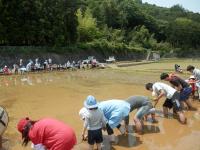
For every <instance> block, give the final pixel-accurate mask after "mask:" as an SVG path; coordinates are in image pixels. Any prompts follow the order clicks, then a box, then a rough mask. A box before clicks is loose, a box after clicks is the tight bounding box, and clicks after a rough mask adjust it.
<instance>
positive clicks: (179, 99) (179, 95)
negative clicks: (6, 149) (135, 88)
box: [18, 66, 200, 150]
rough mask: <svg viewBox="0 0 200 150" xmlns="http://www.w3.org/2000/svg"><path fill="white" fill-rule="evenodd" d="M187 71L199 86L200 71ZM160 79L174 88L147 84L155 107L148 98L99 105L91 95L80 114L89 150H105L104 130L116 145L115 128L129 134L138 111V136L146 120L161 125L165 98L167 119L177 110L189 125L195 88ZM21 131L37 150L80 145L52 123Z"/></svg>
mask: <svg viewBox="0 0 200 150" xmlns="http://www.w3.org/2000/svg"><path fill="white" fill-rule="evenodd" d="M187 70H188V71H190V72H191V73H193V75H194V76H195V78H196V84H197V85H198V84H199V81H200V70H198V69H195V67H194V66H188V67H187ZM160 78H161V80H166V81H169V82H170V83H171V85H172V86H169V85H168V84H165V83H162V82H155V83H147V84H146V85H145V87H146V89H147V90H148V91H151V92H152V95H153V96H155V98H154V99H153V101H154V102H155V104H154V105H153V104H152V102H151V100H150V99H149V98H148V97H145V96H131V97H129V98H128V99H126V100H118V99H112V100H106V101H101V102H99V103H98V102H97V100H96V98H95V97H94V96H91V95H89V96H88V97H87V98H86V100H85V101H84V107H83V108H82V109H81V110H80V112H79V115H80V116H81V119H82V120H83V121H84V127H83V131H82V139H83V140H85V139H86V138H87V140H88V144H89V149H91V150H92V149H94V144H96V145H97V149H98V150H100V149H101V143H102V142H103V135H102V129H103V130H106V131H107V133H108V135H109V137H110V141H111V142H112V141H115V136H114V131H113V129H114V128H117V129H119V131H120V132H121V133H122V134H124V133H127V132H129V131H128V125H129V114H130V113H131V112H132V111H133V110H134V109H137V110H138V111H137V113H136V114H135V116H134V118H133V120H134V124H135V127H136V132H137V133H142V131H143V130H142V129H143V117H147V116H148V115H151V118H152V123H154V122H157V120H156V119H155V107H156V105H157V104H158V102H159V101H160V99H161V98H163V97H166V100H165V102H164V103H163V114H164V116H165V117H168V112H169V110H170V109H172V108H173V112H174V114H175V115H177V117H178V120H179V121H180V123H182V124H186V123H187V118H186V117H185V115H184V112H183V109H184V108H185V106H187V108H188V110H196V108H195V107H193V106H192V103H191V102H190V101H189V95H190V93H191V92H192V90H191V87H190V86H189V85H188V83H186V82H185V81H184V80H183V79H181V78H180V77H178V76H176V75H171V76H170V75H169V74H167V73H162V74H161V76H160ZM122 120H124V122H125V126H124V127H123V126H122V125H121V122H122ZM18 130H19V131H20V132H21V133H22V138H23V144H24V145H27V143H28V142H29V141H32V143H33V144H34V148H35V149H36V150H41V149H37V147H39V148H41V147H42V148H43V149H48V150H51V149H54V150H68V149H71V148H72V147H73V146H74V145H75V144H76V136H75V133H74V131H73V129H71V128H70V127H68V126H67V125H64V124H62V123H60V122H59V121H55V120H52V119H42V120H39V121H32V120H29V119H27V118H26V119H22V120H21V121H20V122H19V123H18ZM86 130H87V135H86ZM63 139H64V140H63ZM66 143H67V144H66Z"/></svg>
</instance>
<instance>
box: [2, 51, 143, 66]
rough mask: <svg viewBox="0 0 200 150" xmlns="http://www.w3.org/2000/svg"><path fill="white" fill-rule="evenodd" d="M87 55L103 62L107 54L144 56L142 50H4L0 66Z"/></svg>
mask: <svg viewBox="0 0 200 150" xmlns="http://www.w3.org/2000/svg"><path fill="white" fill-rule="evenodd" d="M88 56H95V58H96V59H97V60H98V61H100V62H105V60H106V59H108V57H109V56H115V58H116V60H119V61H121V60H135V61H138V60H142V59H144V58H145V56H146V55H145V54H144V53H143V52H129V53H123V52H120V53H117V54H112V53H107V54H105V53H102V52H97V51H94V50H87V51H84V50H83V51H77V52H66V53H62V54H57V53H53V52H52V53H50V52H46V53H44V52H40V53H38V52H37V53H34V52H31V53H17V52H15V53H12V54H9V53H6V52H3V53H2V52H1V53H0V67H2V66H4V65H7V66H10V67H11V66H12V65H13V64H14V63H17V64H19V60H20V59H23V61H24V63H25V64H27V63H28V61H29V60H30V59H31V60H33V61H35V59H36V58H39V61H40V63H43V62H44V60H45V59H49V58H51V59H52V60H53V63H56V64H63V63H66V62H67V61H68V60H69V61H72V60H74V61H78V60H84V59H87V58H88Z"/></svg>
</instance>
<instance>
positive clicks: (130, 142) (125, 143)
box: [117, 134, 142, 147]
mask: <svg viewBox="0 0 200 150" xmlns="http://www.w3.org/2000/svg"><path fill="white" fill-rule="evenodd" d="M117 138H118V143H117V145H119V146H122V147H136V146H138V145H140V144H142V141H140V138H139V137H136V136H133V135H132V134H127V135H118V136H117Z"/></svg>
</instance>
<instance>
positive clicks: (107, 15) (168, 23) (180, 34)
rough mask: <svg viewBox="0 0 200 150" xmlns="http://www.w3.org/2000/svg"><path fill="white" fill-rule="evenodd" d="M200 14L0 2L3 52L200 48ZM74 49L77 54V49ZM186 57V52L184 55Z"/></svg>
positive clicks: (77, 1) (102, 4)
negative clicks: (31, 48)
mask: <svg viewBox="0 0 200 150" xmlns="http://www.w3.org/2000/svg"><path fill="white" fill-rule="evenodd" d="M199 39H200V14H199V13H193V12H190V11H188V10H186V9H184V8H183V7H181V6H180V5H175V6H173V7H171V8H163V7H157V6H155V5H150V4H147V3H145V4H144V3H142V1H141V0H29V1H27V0H9V1H8V0H0V45H1V46H50V47H52V46H55V47H65V46H68V47H69V46H71V47H73V48H74V47H75V48H79V49H98V50H101V51H102V52H103V53H107V52H112V53H117V52H118V51H126V52H128V51H146V50H148V49H150V50H157V51H160V52H161V53H163V54H164V53H166V52H169V51H170V50H173V49H175V50H176V49H177V50H182V51H184V50H185V51H186V52H187V50H195V51H198V49H199V48H200V40H199ZM73 48H72V49H73ZM185 51H184V52H185Z"/></svg>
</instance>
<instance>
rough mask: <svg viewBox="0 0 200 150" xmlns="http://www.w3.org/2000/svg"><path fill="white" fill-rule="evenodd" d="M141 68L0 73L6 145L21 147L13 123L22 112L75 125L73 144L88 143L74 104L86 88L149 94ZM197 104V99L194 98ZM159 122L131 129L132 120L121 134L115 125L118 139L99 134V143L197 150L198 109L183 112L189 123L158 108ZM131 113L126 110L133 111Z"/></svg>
mask: <svg viewBox="0 0 200 150" xmlns="http://www.w3.org/2000/svg"><path fill="white" fill-rule="evenodd" d="M141 78H143V76H142V74H134V73H123V72H116V71H114V70H95V71H75V72H58V73H57V72H53V73H44V74H29V75H25V76H7V77H0V90H1V93H0V104H1V105H4V106H5V107H6V108H7V110H8V112H9V115H10V123H9V127H8V130H7V131H6V134H5V138H6V139H5V140H4V141H5V143H4V145H5V147H8V148H9V149H12V150H23V149H24V150H28V149H30V147H27V148H22V147H21V145H20V142H21V140H20V139H21V136H20V135H19V134H18V133H17V130H16V124H17V121H18V120H19V119H20V118H21V117H25V116H31V118H32V119H39V118H42V117H47V116H49V117H55V118H57V119H59V120H62V121H64V122H66V123H68V124H70V125H71V126H72V127H73V128H74V129H75V131H76V135H77V138H78V143H79V144H78V145H77V146H76V147H75V150H79V149H80V150H84V149H87V143H82V142H81V141H80V137H81V130H82V121H81V120H80V118H79V116H78V112H79V109H80V108H81V107H82V106H83V101H84V99H85V97H86V96H87V95H88V94H92V95H94V96H95V97H96V98H97V99H98V100H99V101H101V100H105V99H111V98H118V99H125V98H127V97H129V96H131V95H149V93H148V92H147V91H146V90H145V89H144V86H143V85H144V82H146V80H147V79H148V78H150V79H152V80H156V78H155V77H152V76H149V77H146V78H145V80H142V79H141ZM194 103H195V105H196V106H198V108H200V105H199V102H194ZM157 112H158V113H157V119H158V120H159V123H157V124H151V123H150V121H148V122H147V123H145V130H144V133H145V134H144V135H142V136H141V135H137V134H135V133H134V127H133V122H131V123H130V126H129V130H130V133H129V134H128V135H126V136H122V135H120V134H119V132H118V131H117V130H115V135H116V137H117V143H116V144H115V145H110V143H109V142H108V140H106V139H107V138H108V137H107V135H106V134H105V136H104V139H105V140H104V149H106V150H107V149H108V150H109V149H116V150H127V149H137V150H171V149H175V150H179V149H181V150H199V149H200V143H199V138H200V126H199V123H200V110H198V111H197V112H186V115H187V117H188V124H187V125H186V126H184V125H180V124H179V123H178V122H177V121H176V120H174V119H173V118H169V119H165V118H163V117H162V112H161V111H160V109H159V110H158V111H157ZM133 115H134V114H132V115H131V116H133Z"/></svg>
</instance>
